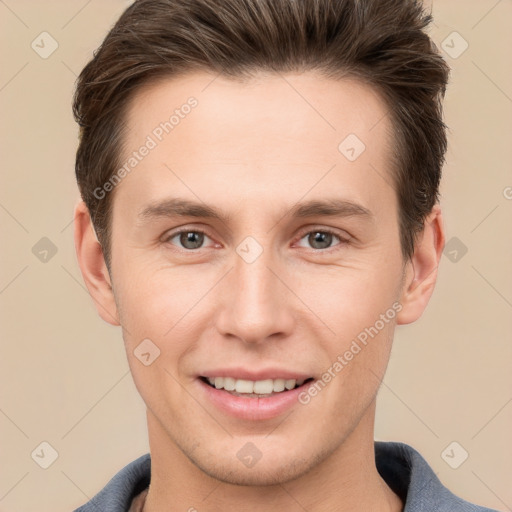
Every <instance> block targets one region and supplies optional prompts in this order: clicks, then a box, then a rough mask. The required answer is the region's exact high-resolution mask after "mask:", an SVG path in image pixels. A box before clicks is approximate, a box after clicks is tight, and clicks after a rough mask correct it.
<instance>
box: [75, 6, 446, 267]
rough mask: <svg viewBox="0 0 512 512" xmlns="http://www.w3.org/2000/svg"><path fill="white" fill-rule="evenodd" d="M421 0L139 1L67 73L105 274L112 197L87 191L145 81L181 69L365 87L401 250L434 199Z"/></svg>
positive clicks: (435, 100) (107, 174)
mask: <svg viewBox="0 0 512 512" xmlns="http://www.w3.org/2000/svg"><path fill="white" fill-rule="evenodd" d="M430 22H431V15H430V14H428V13H426V12H425V11H424V9H423V5H422V3H421V1H420V0H335V1H334V0H137V1H135V3H133V4H132V5H131V6H130V7H128V8H127V9H126V11H125V12H124V13H123V14H122V15H121V17H120V18H119V20H118V21H117V23H116V24H115V25H114V27H113V28H112V29H111V30H110V32H109V33H108V35H107V36H106V38H105V40H104V41H103V43H102V44H101V46H100V47H99V48H98V49H97V50H96V51H95V53H94V58H93V59H92V60H91V61H90V62H89V63H88V64H87V65H86V66H85V68H84V69H83V70H82V72H81V74H80V76H79V77H78V80H77V87H76V91H75V96H74V101H73V113H74V116H75V119H76V121H77V122H78V123H79V125H80V142H79V146H78V150H77V154H76V166H75V170H76V178H77V181H78V186H79V189H80V193H81V195H82V198H83V200H84V201H85V203H86V205H87V207H88V209H89V212H90V214H91V219H92V222H93V224H94V227H95V230H96V233H97V235H98V239H99V241H100V243H101V245H102V249H103V253H104V256H105V261H106V264H107V266H108V268H109V270H110V257H111V246H110V244H111V237H110V234H111V226H110V219H111V217H112V215H111V212H112V199H113V192H110V193H109V194H108V195H107V196H106V197H104V198H101V199H98V197H97V194H95V193H94V191H95V190H97V189H98V187H103V185H104V184H105V183H106V182H107V181H108V180H109V179H110V178H111V177H112V175H113V174H114V173H115V171H116V169H118V167H119V166H120V165H121V162H120V158H121V153H122V149H123V140H124V139H123V133H124V127H125V114H126V110H127V105H128V102H129V100H130V99H131V98H132V97H133V95H134V93H135V92H136V91H138V90H139V89H140V88H141V87H142V86H143V85H144V84H147V83H148V82H150V81H152V80H154V79H156V78H161V77H166V76H168V77H174V76H177V75H178V74H183V73H186V72H187V71H194V70H203V71H204V70H206V71H210V72H216V73H221V74H222V75H224V76H227V77H231V78H239V79H243V78H244V77H246V78H250V77H251V73H254V72H257V71H260V70H263V71H270V72H277V73H279V72H292V71H298V72H303V71H308V70H314V71H318V72H319V73H321V74H323V75H324V76H326V77H330V78H341V77H346V76H350V77H354V78H357V79H359V80H361V81H363V82H365V83H368V84H370V85H371V86H373V87H374V88H375V90H377V91H378V92H379V93H380V94H381V95H382V97H383V98H384V100H385V101H386V103H387V106H388V108H389V115H390V119H391V121H392V124H393V128H394V135H395V140H394V150H393V164H394V165H393V177H392V179H393V181H394V186H395V188H396V193H397V198H398V204H399V219H400V221H399V224H400V240H401V248H402V254H403V256H404V258H405V259H409V258H410V257H411V256H412V254H413V252H414V244H415V240H416V234H417V233H418V232H420V231H421V230H422V228H423V223H424V219H425V217H426V215H428V213H429V212H430V211H431V210H432V207H433V206H434V205H435V203H436V202H437V200H438V198H439V191H438V189H439V182H440V178H441V169H442V165H443V162H444V155H445V152H446V144H447V143H446V126H445V124H444V123H443V120H442V103H441V102H442V99H443V97H444V94H445V89H446V84H447V81H448V75H449V68H448V66H447V65H446V63H445V61H444V60H443V58H442V57H441V56H440V54H439V52H438V51H437V48H436V47H435V45H434V43H433V42H432V40H431V39H430V38H429V36H428V35H427V34H426V33H425V31H424V30H425V28H426V27H427V26H428V25H429V23H430Z"/></svg>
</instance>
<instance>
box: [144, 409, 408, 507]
mask: <svg viewBox="0 0 512 512" xmlns="http://www.w3.org/2000/svg"><path fill="white" fill-rule="evenodd" d="M374 417H375V402H374V403H373V404H372V406H370V407H369V408H368V410H367V411H366V413H365V415H364V416H363V418H362V419H361V421H360V422H359V424H358V425H357V427H356V428H355V429H354V431H353V432H352V433H351V434H350V435H349V436H348V437H347V438H346V439H345V440H344V442H343V443H342V445H340V446H339V447H338V448H337V449H336V450H335V451H334V452H332V453H331V454H329V455H328V456H327V457H326V458H323V457H320V462H319V463H318V464H317V465H316V466H314V468H313V469H312V470H311V471H309V472H308V473H306V474H304V475H302V476H300V477H298V478H296V479H293V480H289V481H287V482H282V483H277V484H276V485H268V486H249V485H247V486H246V485H234V484H231V483H228V482H225V481H220V480H218V479H215V478H212V477H211V476H209V475H207V474H205V473H204V472H203V471H202V470H200V469H199V468H198V467H197V466H196V465H195V464H194V463H192V462H191V460H190V459H189V458H188V457H187V456H186V455H185V454H184V453H183V452H182V451H181V450H180V449H179V448H178V446H177V445H176V444H175V443H174V442H172V440H171V439H170V438H169V436H168V434H167V432H166V431H165V429H164V428H163V427H162V425H161V424H160V423H159V421H158V420H157V419H156V418H155V417H154V416H153V415H152V413H151V412H150V411H149V410H148V431H149V441H150V451H151V485H150V487H149V492H148V494H147V497H146V501H145V505H144V509H143V512H164V511H165V512H173V511H178V510H179V511H184V510H186V511H190V512H194V511H200V512H235V511H239V510H244V512H267V511H268V510H287V511H290V512H303V511H304V510H308V512H325V511H336V512H349V511H350V512H352V511H354V510H357V511H360V512H370V511H371V512H402V510H403V503H402V501H401V500H400V498H399V497H398V496H397V495H396V494H395V493H394V492H393V491H392V490H391V489H390V488H389V487H388V485H387V484H386V482H385V481H384V480H383V479H382V477H381V476H380V475H379V473H378V471H377V468H376V466H375V452H374V440H373V427H374Z"/></svg>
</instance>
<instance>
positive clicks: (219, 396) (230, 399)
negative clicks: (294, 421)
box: [197, 378, 314, 421]
mask: <svg viewBox="0 0 512 512" xmlns="http://www.w3.org/2000/svg"><path fill="white" fill-rule="evenodd" d="M197 380H198V382H199V385H200V387H201V388H202V389H203V390H204V393H205V394H206V397H207V398H208V400H210V401H211V402H212V403H213V405H215V406H216V407H217V408H218V409H220V410H221V411H222V412H224V413H227V414H229V415H230V416H234V417H236V418H240V419H243V420H251V421H257V420H269V419H271V418H275V417H276V416H279V415H280V414H283V413H284V412H285V411H287V410H288V409H291V408H292V407H293V405H294V404H297V403H298V396H299V394H300V393H301V392H302V391H304V390H305V389H306V388H307V387H309V385H311V384H313V382H314V381H308V382H306V383H304V384H302V386H299V387H298V388H295V389H291V390H289V391H283V392H281V393H276V394H275V395H272V396H267V397H263V398H256V397H247V398H244V397H240V396H235V395H232V394H231V393H228V392H227V391H225V390H223V389H217V388H214V387H212V386H209V385H208V384H206V382H204V381H203V380H202V379H200V378H198V379H197Z"/></svg>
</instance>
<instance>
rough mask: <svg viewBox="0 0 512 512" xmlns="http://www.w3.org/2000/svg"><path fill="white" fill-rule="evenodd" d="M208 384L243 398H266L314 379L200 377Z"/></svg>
mask: <svg viewBox="0 0 512 512" xmlns="http://www.w3.org/2000/svg"><path fill="white" fill-rule="evenodd" d="M199 379H200V380H202V381H203V382H204V383H205V384H207V385H208V386H210V387H212V388H214V389H217V390H219V391H225V392H227V393H229V394H231V395H233V396H240V397H243V398H266V397H271V396H275V395H279V394H282V393H286V392H287V391H291V390H294V389H297V388H299V387H302V386H305V385H307V384H308V383H309V382H311V381H313V380H314V379H313V377H310V378H308V379H304V380H295V379H265V380H260V381H251V380H245V379H235V378H232V377H203V376H201V377H199Z"/></svg>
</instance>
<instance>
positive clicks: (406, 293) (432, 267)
mask: <svg viewBox="0 0 512 512" xmlns="http://www.w3.org/2000/svg"><path fill="white" fill-rule="evenodd" d="M444 243H445V235H444V227H443V220H442V214H441V208H440V207H439V205H435V206H434V208H433V209H432V211H431V212H430V214H429V215H428V216H427V218H426V219H425V223H424V228H423V231H422V232H421V233H420V234H419V235H418V240H417V242H416V246H415V251H414V254H413V256H412V258H411V260H410V261H409V262H408V263H407V266H406V270H405V279H404V284H403V288H402V296H401V300H400V303H401V304H402V310H401V311H400V313H399V314H398V315H397V324H398V325H400V324H409V323H412V322H415V321H416V320H418V318H420V317H421V315H422V314H423V311H424V310H425V308H426V307H427V304H428V302H429V300H430V297H431V296H432V293H433V291H434V287H435V284H436V280H437V268H438V266H439V261H440V259H441V255H442V252H443V248H444Z"/></svg>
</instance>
